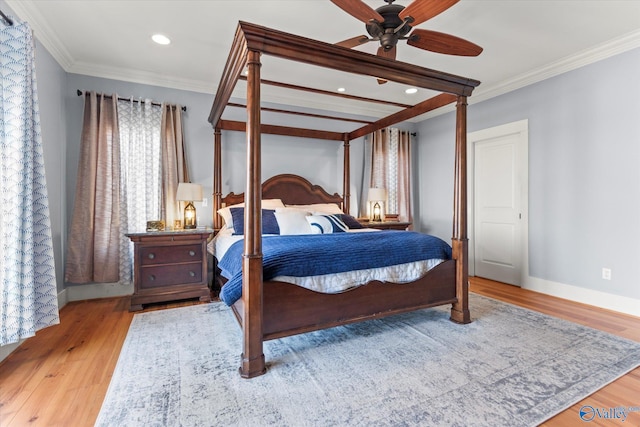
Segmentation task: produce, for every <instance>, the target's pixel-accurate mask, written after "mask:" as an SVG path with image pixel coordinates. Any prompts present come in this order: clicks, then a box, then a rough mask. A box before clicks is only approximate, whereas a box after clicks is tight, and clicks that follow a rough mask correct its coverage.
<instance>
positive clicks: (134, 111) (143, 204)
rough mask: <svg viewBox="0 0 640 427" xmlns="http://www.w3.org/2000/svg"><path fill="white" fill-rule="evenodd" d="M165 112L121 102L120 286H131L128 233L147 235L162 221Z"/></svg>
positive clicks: (146, 104) (134, 102)
mask: <svg viewBox="0 0 640 427" xmlns="http://www.w3.org/2000/svg"><path fill="white" fill-rule="evenodd" d="M161 122H162V109H161V108H160V107H159V106H158V105H153V103H152V102H151V101H150V100H144V101H143V100H134V99H130V100H127V101H123V100H119V101H118V126H119V129H120V168H121V174H120V194H121V197H122V204H121V206H120V216H121V218H122V221H121V222H120V283H122V284H127V283H131V281H132V279H133V273H132V259H133V258H132V257H133V248H132V243H131V241H130V240H129V238H128V237H127V236H126V234H127V233H133V232H143V231H145V229H146V226H147V221H152V220H160V219H162V214H161V210H160V205H161V202H160V200H161V196H162V160H161V149H160V146H161V144H160V124H161Z"/></svg>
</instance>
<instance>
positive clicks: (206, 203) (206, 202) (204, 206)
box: [202, 197, 209, 208]
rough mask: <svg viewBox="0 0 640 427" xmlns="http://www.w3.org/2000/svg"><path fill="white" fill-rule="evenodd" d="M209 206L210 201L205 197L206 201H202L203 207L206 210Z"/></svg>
mask: <svg viewBox="0 0 640 427" xmlns="http://www.w3.org/2000/svg"><path fill="white" fill-rule="evenodd" d="M207 205H209V199H207V198H206V197H205V198H204V199H202V207H203V208H206V207H207Z"/></svg>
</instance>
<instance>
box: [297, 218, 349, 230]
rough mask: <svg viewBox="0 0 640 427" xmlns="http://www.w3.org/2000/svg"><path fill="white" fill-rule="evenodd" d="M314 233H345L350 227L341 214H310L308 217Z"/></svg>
mask: <svg viewBox="0 0 640 427" xmlns="http://www.w3.org/2000/svg"><path fill="white" fill-rule="evenodd" d="M306 218H307V221H308V222H309V225H310V226H311V233H313V234H330V233H343V232H345V231H347V230H348V229H349V227H347V224H345V223H344V222H342V219H341V218H340V215H338V214H336V215H309V216H307V217H306Z"/></svg>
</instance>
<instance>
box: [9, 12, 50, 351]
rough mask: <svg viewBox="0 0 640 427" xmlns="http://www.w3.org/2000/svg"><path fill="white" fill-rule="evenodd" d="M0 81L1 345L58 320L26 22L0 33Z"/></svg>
mask: <svg viewBox="0 0 640 427" xmlns="http://www.w3.org/2000/svg"><path fill="white" fill-rule="evenodd" d="M14 22H15V20H14ZM0 84H1V86H0V89H1V90H2V92H1V93H2V95H1V96H2V97H1V98H0V148H1V150H0V176H1V178H2V193H1V196H0V248H1V252H0V283H1V288H0V345H5V344H10V343H15V342H19V341H20V340H21V339H24V338H27V337H30V336H33V335H34V334H35V332H36V331H38V330H40V329H42V328H45V327H47V326H51V325H55V324H57V323H59V322H60V319H59V316H58V299H57V289H56V277H55V265H54V259H53V242H52V238H51V223H50V219H49V201H48V198H47V187H46V182H45V171H44V156H43V148H42V139H41V135H40V113H39V110H38V96H37V87H36V75H35V58H34V42H33V36H32V32H31V29H30V28H29V25H28V24H27V23H18V22H15V24H14V25H12V26H6V27H3V28H0Z"/></svg>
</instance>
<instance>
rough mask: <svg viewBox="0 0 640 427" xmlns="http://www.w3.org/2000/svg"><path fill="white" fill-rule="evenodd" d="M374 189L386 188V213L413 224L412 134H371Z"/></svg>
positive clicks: (393, 130)
mask: <svg viewBox="0 0 640 427" xmlns="http://www.w3.org/2000/svg"><path fill="white" fill-rule="evenodd" d="M369 186H370V187H371V188H385V189H386V190H387V203H386V206H385V212H386V213H388V214H395V215H398V221H406V222H411V221H412V220H413V219H412V215H411V212H412V208H411V134H410V133H409V132H406V131H402V130H399V129H396V128H386V129H380V130H378V131H376V132H374V133H372V134H371V179H370V185H369Z"/></svg>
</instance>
